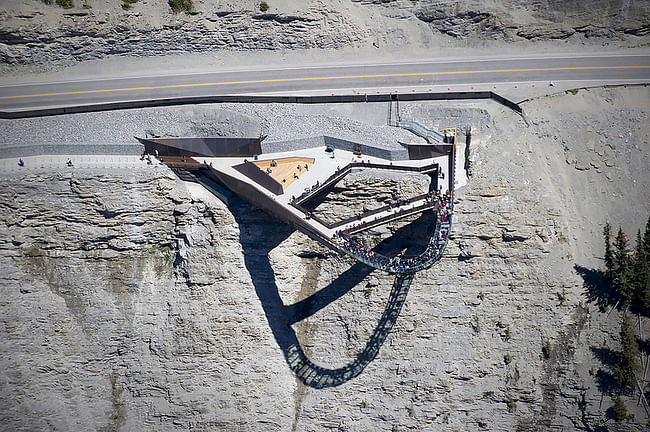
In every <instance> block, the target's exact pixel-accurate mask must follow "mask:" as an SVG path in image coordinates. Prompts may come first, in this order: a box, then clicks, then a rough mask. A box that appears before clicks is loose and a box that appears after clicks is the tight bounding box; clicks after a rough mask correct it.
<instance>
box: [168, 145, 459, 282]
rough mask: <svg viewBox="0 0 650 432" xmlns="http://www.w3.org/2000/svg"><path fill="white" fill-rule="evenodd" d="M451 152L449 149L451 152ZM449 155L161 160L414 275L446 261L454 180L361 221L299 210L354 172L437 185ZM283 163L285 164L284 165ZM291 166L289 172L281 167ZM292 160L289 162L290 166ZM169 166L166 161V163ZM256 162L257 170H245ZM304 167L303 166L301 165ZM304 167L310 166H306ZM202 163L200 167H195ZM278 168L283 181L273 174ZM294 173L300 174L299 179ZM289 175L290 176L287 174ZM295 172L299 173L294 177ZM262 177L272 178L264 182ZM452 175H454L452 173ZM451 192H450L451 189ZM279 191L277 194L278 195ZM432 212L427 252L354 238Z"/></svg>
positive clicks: (311, 153) (384, 266) (295, 154)
mask: <svg viewBox="0 0 650 432" xmlns="http://www.w3.org/2000/svg"><path fill="white" fill-rule="evenodd" d="M450 150H451V148H450ZM453 154H454V153H453V151H452V152H451V153H450V154H449V155H445V156H441V157H437V158H434V159H431V158H429V159H423V160H400V161H390V160H384V159H381V158H377V157H368V156H364V155H358V154H354V153H352V152H349V151H344V150H336V149H335V150H334V151H332V152H328V151H325V150H324V149H323V148H322V147H315V148H308V149H301V150H294V151H291V152H284V153H271V154H264V155H262V156H263V160H253V161H251V160H249V159H250V158H242V157H223V158H207V157H206V158H200V157H194V158H189V159H188V160H186V161H180V162H179V161H178V160H176V159H174V160H172V159H169V158H166V157H164V156H161V157H160V158H161V159H163V161H165V160H167V161H168V162H169V163H171V164H172V165H174V166H175V167H176V168H179V167H180V166H179V164H181V165H182V164H183V163H186V164H187V169H188V170H198V171H200V172H201V173H203V174H204V175H205V176H207V177H209V178H211V179H213V180H215V181H217V182H218V183H220V184H222V185H224V186H225V187H226V188H228V189H229V190H231V191H232V192H234V193H235V194H237V195H239V196H240V197H241V198H242V199H244V200H246V201H248V202H249V203H251V204H252V205H254V206H256V207H258V208H260V209H262V210H265V211H267V212H268V213H269V214H271V215H273V216H275V217H277V218H278V219H280V220H282V221H284V222H286V223H288V224H290V225H292V226H293V227H295V228H296V229H298V230H300V231H302V232H303V233H305V234H307V235H308V236H309V237H311V238H313V239H314V240H317V241H319V242H321V243H322V244H324V245H325V246H327V247H329V248H331V249H333V250H336V251H338V252H340V253H344V254H346V255H349V256H351V257H353V258H354V259H356V260H357V261H359V262H363V263H364V264H366V265H368V266H371V267H373V268H376V269H380V270H383V271H387V272H390V273H403V274H410V273H415V272H417V271H420V270H422V269H425V268H428V267H430V266H431V265H433V264H434V263H435V262H437V261H438V260H439V259H440V258H441V257H442V252H443V251H444V248H445V245H446V244H447V240H448V234H449V229H450V227H451V215H452V209H453V204H452V197H453V179H450V178H448V179H447V181H443V182H442V183H441V184H440V187H439V188H438V190H434V191H432V192H430V193H428V194H425V195H422V196H418V197H411V198H410V199H406V200H403V201H402V202H399V203H397V204H396V205H395V206H394V207H393V206H392V205H391V206H389V207H388V208H381V209H375V210H373V211H370V212H366V213H365V214H363V215H361V216H360V217H358V218H356V219H352V220H346V221H343V222H342V223H336V224H328V223H326V222H325V221H323V220H321V219H320V218H318V217H316V216H314V215H312V214H311V213H310V212H309V211H307V210H305V209H304V208H303V207H301V205H300V204H301V203H305V202H306V201H308V200H309V199H311V198H312V197H314V196H315V195H317V194H320V193H325V192H327V190H328V189H329V188H330V187H331V186H333V185H335V184H336V183H337V182H339V181H340V180H341V179H342V178H344V177H345V175H347V174H349V173H350V172H352V171H354V170H389V171H390V170H393V171H406V172H413V173H419V174H427V175H429V176H431V177H432V181H434V180H435V183H434V186H435V185H436V184H437V180H438V175H439V173H440V171H441V168H440V167H448V166H449V165H450V163H449V158H450V157H453ZM281 162H282V163H281ZM285 162H287V167H290V169H289V170H282V169H280V168H281V166H282V165H284V163H285ZM289 162H290V164H289ZM166 163H167V162H166ZM247 164H248V165H249V166H250V165H252V164H255V166H256V167H257V169H255V168H253V171H251V170H250V168H246V169H242V166H246V165H247ZM301 164H302V168H300V169H299V167H300V166H301ZM304 164H307V165H308V168H304ZM197 165H198V166H197ZM274 169H277V170H278V171H279V173H277V174H278V175H279V176H280V177H277V176H275V177H274V176H272V174H274V173H273V171H274ZM293 170H298V171H299V173H300V174H299V175H298V173H296V172H293ZM285 171H286V172H285ZM294 174H295V175H294ZM286 175H291V180H292V181H291V182H283V183H282V188H281V189H274V188H273V187H269V185H268V184H266V183H267V182H271V181H272V182H275V183H277V182H278V179H280V180H281V179H282V178H284V177H283V176H286ZM264 176H267V177H268V178H267V179H266V180H265V178H264ZM452 176H453V172H452ZM450 188H452V189H450ZM274 190H275V192H274ZM426 211H431V212H432V213H433V214H434V217H435V218H436V223H435V229H434V233H433V235H432V237H431V239H430V240H429V242H428V244H427V248H426V250H425V251H424V252H423V253H422V254H420V255H419V256H415V257H400V256H397V257H387V256H383V255H380V254H378V253H375V252H374V251H372V250H367V249H366V248H365V247H364V246H363V245H362V243H361V242H360V241H359V240H357V239H356V238H355V235H356V234H358V233H361V232H363V231H365V230H367V229H370V228H375V227H378V226H381V225H384V224H386V223H389V222H393V221H397V220H401V219H406V218H409V217H412V216H416V215H419V214H421V213H422V212H426Z"/></svg>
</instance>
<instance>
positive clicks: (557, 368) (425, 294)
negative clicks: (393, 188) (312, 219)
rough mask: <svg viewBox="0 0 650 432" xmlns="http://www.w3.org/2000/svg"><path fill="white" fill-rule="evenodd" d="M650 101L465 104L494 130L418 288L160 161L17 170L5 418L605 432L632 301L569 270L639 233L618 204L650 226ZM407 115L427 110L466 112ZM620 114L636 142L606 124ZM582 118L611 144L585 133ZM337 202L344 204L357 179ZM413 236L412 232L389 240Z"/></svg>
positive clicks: (62, 424) (1, 264) (0, 251)
mask: <svg viewBox="0 0 650 432" xmlns="http://www.w3.org/2000/svg"><path fill="white" fill-rule="evenodd" d="M648 96H649V95H648V92H647V90H645V89H641V90H639V89H636V90H620V91H611V90H607V91H592V92H580V93H578V95H575V96H574V95H570V94H569V95H564V96H557V97H556V98H555V99H553V100H551V101H549V100H548V99H541V100H538V101H533V102H530V103H528V104H527V105H526V111H527V113H528V116H529V119H528V121H529V125H526V123H525V122H524V121H523V120H522V119H521V118H520V117H519V116H518V115H516V114H515V113H512V112H509V111H501V108H500V107H498V108H494V107H492V108H491V109H490V110H489V111H485V110H472V109H471V108H461V109H465V110H467V111H473V118H476V119H482V120H480V122H479V120H477V124H474V125H473V126H475V130H474V133H473V143H472V151H471V155H472V156H471V158H472V161H473V176H472V177H471V178H470V181H469V183H468V185H467V186H465V187H464V188H462V189H460V190H459V191H458V194H457V199H456V215H455V219H454V227H453V231H452V237H451V241H450V243H449V246H448V249H447V251H446V252H445V256H444V258H443V259H442V261H441V262H439V263H438V264H437V265H436V266H434V267H433V268H432V269H430V270H427V271H425V272H421V273H418V274H417V275H416V276H415V278H414V279H413V280H396V279H395V277H394V276H391V275H387V274H384V273H380V272H376V271H375V272H371V271H370V270H369V269H367V268H366V267H364V266H362V265H360V264H355V263H354V262H352V261H351V260H349V259H348V258H345V257H339V256H335V255H333V254H332V253H331V252H330V251H329V250H326V249H323V248H322V247H321V246H320V245H319V244H317V243H314V242H313V241H311V240H309V239H308V238H306V237H305V236H303V235H302V234H300V233H296V232H292V230H291V229H290V228H289V227H287V226H285V225H283V224H281V223H279V222H277V221H275V220H273V219H272V218H271V217H269V216H267V215H266V214H264V213H263V212H261V211H259V210H256V209H254V208H252V207H250V206H249V205H247V204H245V203H243V202H241V201H236V202H235V203H233V204H232V205H230V206H229V207H225V206H224V205H223V204H221V203H220V202H219V201H217V200H215V199H211V198H210V197H209V196H205V195H204V194H200V193H199V192H198V191H197V190H196V188H195V187H193V186H191V185H190V186H188V185H186V184H184V183H181V182H179V181H178V180H176V179H175V178H174V177H173V176H172V175H171V173H169V172H168V171H166V169H164V168H162V167H157V168H147V166H144V165H143V169H142V170H140V171H133V170H131V171H128V172H127V171H119V170H118V171H112V172H102V171H97V170H86V171H84V170H61V171H60V172H45V171H42V170H41V171H39V170H34V171H30V172H28V173H27V174H22V175H16V174H14V175H11V176H8V175H4V177H3V180H2V184H3V187H2V188H1V189H0V194H1V196H0V206H1V208H0V210H1V214H2V215H3V217H2V219H1V220H0V268H1V269H2V271H0V287H2V288H1V289H2V296H1V300H0V323H1V324H2V325H1V326H0V332H1V333H0V380H1V382H3V386H2V387H1V388H0V406H2V408H3V409H2V410H0V421H1V422H2V424H3V425H5V427H6V428H8V429H11V430H51V429H55V430H72V429H97V430H132V429H136V428H144V429H152V430H188V429H199V430H260V431H262V430H263V431H268V430H277V431H281V430H282V431H284V430H296V431H303V430H327V429H334V430H336V429H343V430H354V431H362V430H391V429H393V430H395V429H398V430H411V429H413V430H433V429H438V428H440V429H447V428H448V429H450V430H515V429H518V430H531V431H532V430H540V429H542V430H558V431H559V430H594V429H596V428H597V427H598V426H601V425H603V424H604V422H605V417H604V411H605V410H606V409H607V408H608V407H609V406H610V405H611V403H612V402H611V398H610V395H609V394H608V393H607V392H604V393H602V394H601V389H599V388H598V385H597V381H596V377H595V376H592V374H590V370H591V371H592V372H593V370H594V369H598V368H601V367H602V368H604V367H605V366H603V365H601V364H600V363H599V362H598V360H597V358H596V356H595V354H594V352H595V351H594V349H595V348H598V347H601V346H602V344H603V340H605V341H607V344H608V346H609V347H611V348H613V349H616V346H617V345H616V342H615V338H616V334H617V332H618V328H617V316H616V315H617V313H612V314H611V315H610V316H608V315H607V314H605V313H602V312H600V311H599V309H598V307H597V305H596V300H597V299H595V298H594V297H593V295H592V294H593V293H590V292H589V291H585V288H584V281H583V279H582V277H581V276H580V274H579V272H576V271H575V269H574V265H576V264H577V265H579V266H582V267H581V268H584V269H587V270H588V269H590V268H594V267H596V266H597V265H598V260H597V259H595V258H594V257H595V256H599V255H598V254H599V253H600V252H599V251H600V247H601V246H600V231H599V227H600V224H601V223H602V221H604V220H605V219H606V218H608V217H611V218H612V220H622V221H623V223H624V224H625V226H626V229H628V230H629V228H628V226H630V227H631V226H634V228H635V229H636V225H632V223H637V222H633V221H631V220H629V221H628V220H626V219H625V218H621V219H615V218H617V217H618V213H617V212H618V209H619V208H620V207H622V206H625V207H628V208H629V209H630V212H629V213H625V214H627V215H629V217H630V218H636V215H637V214H646V215H647V212H648V210H649V209H648V202H649V201H648V200H647V190H648V187H649V186H650V185H648V182H649V181H650V179H648V178H647V175H646V174H645V172H644V171H643V170H639V167H643V166H646V167H647V166H648V165H647V163H648V147H647V146H648V131H647V128H639V127H635V123H634V122H635V120H626V119H627V118H632V116H621V117H619V115H620V109H621V106H622V105H625V106H627V107H628V109H629V110H631V111H633V112H634V113H635V115H636V116H637V117H636V118H638V119H639V121H640V122H643V121H644V119H647V109H646V108H647V107H646V104H647V100H648ZM603 99H605V100H603ZM547 104H552V107H553V110H554V111H556V112H557V114H555V115H556V116H557V118H551V119H549V117H548V115H549V110H548V106H547ZM569 107H570V108H569ZM644 107H646V108H644ZM493 108H494V109H493ZM405 109H407V108H406V106H405ZM408 109H410V110H411V111H412V112H413V113H419V114H420V117H417V118H419V119H421V120H422V121H423V122H425V123H426V122H429V120H427V119H436V120H439V121H443V119H444V118H445V116H449V117H453V116H455V115H456V114H457V113H458V110H457V109H454V110H449V111H447V110H446V109H444V108H433V105H432V104H411V105H410V106H409V107H408ZM476 111H478V112H476ZM596 112H598V113H600V116H596V114H595V113H596ZM592 115H593V116H594V117H593V118H590V117H589V116H592ZM608 116H613V117H608ZM612 118H615V119H617V122H618V124H617V125H616V126H614V128H618V127H620V128H622V130H625V131H629V135H623V134H621V135H622V137H619V136H618V134H616V135H614V134H612V133H611V132H612V131H613V130H614V129H611V128H612V123H611V119H612ZM599 119H600V120H599ZM546 120H548V123H546ZM587 120H588V123H589V127H591V128H592V130H593V131H594V133H597V131H601V130H602V131H603V133H606V134H607V137H608V138H607V139H604V140H603V142H602V143H601V142H600V141H599V140H596V141H595V142H594V143H593V145H591V144H589V140H587V142H586V143H585V142H584V140H581V139H579V138H580V137H581V136H582V133H581V130H583V129H584V125H583V122H585V121H587ZM493 121H494V122H493ZM495 124H498V125H499V126H498V127H495ZM488 126H489V127H488ZM569 127H571V129H569ZM601 136H602V135H601ZM563 140H565V141H566V142H567V146H568V147H570V150H571V152H573V154H574V155H575V156H574V157H575V158H576V159H579V160H583V159H584V160H587V158H590V159H589V160H590V161H591V160H593V161H596V160H597V158H598V157H599V156H598V155H599V153H598V152H597V151H596V150H597V149H600V150H599V151H601V152H602V151H605V150H606V151H607V155H608V156H607V160H608V161H610V164H611V166H610V165H607V164H605V163H604V162H603V163H602V164H600V162H598V163H599V164H600V165H599V168H595V167H593V165H591V166H592V168H591V169H589V170H581V169H580V168H578V166H577V165H576V164H575V163H574V162H571V161H569V163H567V161H566V159H569V158H568V157H567V156H566V152H565V151H564V149H563V147H562V144H561V143H562V142H563ZM601 144H602V146H601ZM610 144H612V145H613V147H614V148H613V147H612V145H610ZM583 146H584V148H583ZM604 146H607V149H605V148H604ZM591 147H593V148H594V149H593V150H591V149H590V148H591ZM601 147H602V149H601ZM628 154H629V157H628V156H627V155H628ZM644 164H645V165H644ZM598 170H600V172H598ZM608 174H609V175H610V176H612V177H613V178H616V179H617V180H616V181H612V182H610V181H608V180H607V177H606V176H607V175H608ZM376 182H377V180H374V181H373V183H368V184H369V185H372V187H377V188H379V187H388V186H387V185H388V184H390V183H386V184H384V185H383V186H380V185H379V184H378V183H376ZM633 182H636V183H633ZM353 184H354V183H352V184H350V185H353ZM631 184H636V185H637V187H636V188H635V189H634V190H633V189H631V188H628V187H627V186H629V185H631ZM350 185H348V186H350ZM572 185H583V187H584V190H583V189H577V190H575V191H574V190H573V189H572V188H571V186H572ZM619 186H620V187H622V189H621V190H620V194H617V195H613V194H615V193H617V192H616V191H618V188H619ZM338 192H339V194H338V195H334V196H333V198H332V199H333V200H335V201H336V200H337V199H340V198H341V197H343V196H345V195H346V194H349V193H350V192H351V191H350V190H349V189H346V187H345V184H343V185H341V188H340V190H339V191H338ZM587 197H588V198H587ZM640 197H641V198H643V197H645V198H646V199H645V200H644V199H640ZM580 201H588V202H589V203H590V204H587V203H582V202H580ZM589 206H593V207H589ZM594 208H596V209H598V213H589V211H591V210H593V209H594ZM637 220H643V219H637ZM417 226H419V225H418V224H417V223H416V224H414V227H417ZM417 235H418V234H417V229H416V230H415V231H413V230H411V231H410V232H409V230H399V229H398V230H397V232H396V234H395V236H396V237H397V239H396V240H395V241H396V242H398V243H399V239H400V238H405V236H413V237H414V238H415V237H417ZM384 246H385V247H391V244H386V245H384ZM585 271H586V270H585ZM646 331H650V329H647V330H646ZM546 341H549V342H550V343H551V345H552V348H553V349H552V354H551V355H550V358H548V359H545V358H544V356H543V355H542V346H544V344H545V342H546ZM506 356H509V357H510V359H511V360H510V361H506V360H505V358H506ZM341 371H344V372H341ZM332 383H334V384H336V385H334V386H330V385H331V384H332ZM627 405H628V410H630V411H633V412H635V414H636V418H637V422H636V424H635V423H630V424H628V425H627V426H626V427H627V430H643V426H641V425H642V424H644V423H645V420H644V419H645V414H644V413H643V412H642V411H641V410H638V409H636V401H634V402H633V401H631V400H630V401H628V404H627Z"/></svg>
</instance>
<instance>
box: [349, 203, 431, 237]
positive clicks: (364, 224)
mask: <svg viewBox="0 0 650 432" xmlns="http://www.w3.org/2000/svg"><path fill="white" fill-rule="evenodd" d="M433 207H435V204H433V203H426V204H423V205H421V206H417V207H413V208H410V209H408V210H398V211H396V212H395V213H393V214H390V215H387V216H384V217H382V218H379V219H375V220H373V221H370V222H362V223H360V224H359V225H358V226H354V227H352V228H349V229H347V230H345V231H344V232H345V233H346V234H356V233H359V232H361V231H365V230H367V229H370V228H374V227H376V226H380V225H383V224H385V223H387V222H390V221H393V220H398V219H402V218H405V217H407V216H412V215H414V214H418V213H421V212H423V211H424V210H426V209H428V208H433Z"/></svg>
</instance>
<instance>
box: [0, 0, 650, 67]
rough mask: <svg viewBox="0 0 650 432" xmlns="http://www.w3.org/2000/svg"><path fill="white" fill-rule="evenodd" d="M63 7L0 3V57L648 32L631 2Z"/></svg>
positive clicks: (47, 58)
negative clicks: (190, 9) (187, 9)
mask: <svg viewBox="0 0 650 432" xmlns="http://www.w3.org/2000/svg"><path fill="white" fill-rule="evenodd" d="M76 3H77V5H76V7H75V8H73V9H69V10H66V9H61V8H58V7H56V6H47V5H45V4H44V3H43V2H42V1H39V0H28V1H23V2H13V1H8V0H3V1H0V20H1V21H2V25H0V61H1V62H2V63H4V64H9V65H10V64H28V65H41V66H53V65H56V64H70V63H72V62H75V61H84V60H91V59H98V58H103V57H106V56H110V55H119V56H155V55H167V54H184V53H197V52H214V51H218V50H236V51H239V50H286V49H308V48H322V49H337V48H343V47H356V48H358V47H374V48H382V49H386V48H399V49H403V48H404V47H409V48H411V49H416V48H431V47H434V46H482V45H483V43H484V41H488V40H506V41H528V40H530V41H544V40H568V41H573V42H577V43H584V42H587V41H588V40H590V39H594V38H595V39H597V41H596V42H598V43H602V42H605V41H617V42H616V43H621V44H623V45H626V46H627V45H631V46H640V45H643V44H644V43H646V42H647V38H646V36H648V33H649V32H650V9H649V6H648V3H647V2H645V1H641V0H632V1H624V0H599V1H593V2H589V3H588V4H587V3H584V2H564V1H533V2H530V1H523V0H508V1H505V2H497V3H495V2H489V3H486V2H483V1H477V0H463V1H457V0H444V1H433V0H428V1H408V0H406V1H405V0H400V1H383V0H381V1H348V0H327V1H326V0H315V1H310V2H304V3H302V2H298V3H300V5H298V6H297V5H296V2H287V1H282V0H278V1H275V2H269V3H270V5H271V8H270V9H269V10H268V11H266V12H261V11H260V10H259V2H258V1H253V0H247V1H237V2H231V1H210V2H207V1H205V2H199V1H196V2H194V3H195V6H196V8H195V12H194V13H192V14H184V13H181V14H174V13H172V12H171V9H170V8H169V7H168V6H167V4H166V2H151V1H145V0H142V1H139V2H137V3H135V4H133V6H132V8H131V9H130V10H127V11H125V10H123V9H122V8H121V7H120V4H121V3H120V2H119V1H108V0H106V1H99V0H92V1H90V0H89V1H87V2H86V4H88V5H90V6H91V8H83V7H82V3H81V2H80V1H78V2H76Z"/></svg>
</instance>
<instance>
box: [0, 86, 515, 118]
mask: <svg viewBox="0 0 650 432" xmlns="http://www.w3.org/2000/svg"><path fill="white" fill-rule="evenodd" d="M456 99H493V100H495V101H496V102H498V103H500V104H503V105H505V106H507V107H508V108H511V109H513V110H515V111H517V112H519V113H521V112H522V109H521V107H520V106H519V105H518V104H516V103H515V102H512V101H510V100H508V99H506V98H504V97H503V96H501V95H498V94H496V93H494V92H491V91H476V92H446V93H404V94H379V95H378V94H369V95H339V96H336V95H335V96H252V95H250V96H248V95H244V96H229V95H224V96H195V97H183V98H163V99H149V100H137V101H126V102H109V103H101V104H90V105H78V106H69V107H63V108H43V109H33V110H23V111H0V118H4V119H17V118H29V117H45V116H54V115H62V114H77V113H85V112H99V111H113V110H123V109H134V108H151V107H162V106H175V105H196V104H206V103H210V104H214V103H225V102H229V103H293V104H326V103H359V102H388V101H391V100H400V101H421V100H456Z"/></svg>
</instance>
